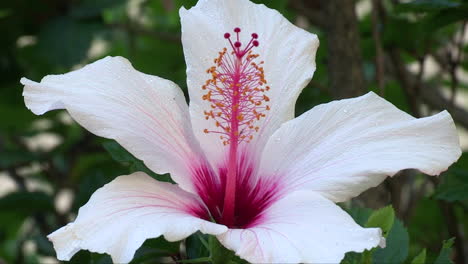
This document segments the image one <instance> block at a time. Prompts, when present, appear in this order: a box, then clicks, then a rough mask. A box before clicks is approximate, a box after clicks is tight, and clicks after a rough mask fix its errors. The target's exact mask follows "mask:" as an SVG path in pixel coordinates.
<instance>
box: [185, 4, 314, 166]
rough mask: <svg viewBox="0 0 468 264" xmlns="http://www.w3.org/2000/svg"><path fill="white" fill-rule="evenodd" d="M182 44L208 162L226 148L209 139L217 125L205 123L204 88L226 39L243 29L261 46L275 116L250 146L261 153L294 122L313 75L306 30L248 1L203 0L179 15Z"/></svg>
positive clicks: (196, 121)
mask: <svg viewBox="0 0 468 264" xmlns="http://www.w3.org/2000/svg"><path fill="white" fill-rule="evenodd" d="M180 17H181V23H182V42H183V46H184V53H185V59H186V62H187V84H188V87H189V93H190V114H191V116H192V121H193V126H194V131H195V135H196V136H197V138H198V139H199V141H200V142H201V144H202V148H204V149H205V150H206V152H207V155H209V159H210V160H218V161H219V160H220V158H223V157H224V155H222V154H223V151H224V149H227V148H224V147H223V144H222V142H221V140H220V139H219V135H217V134H214V133H210V134H205V133H203V130H204V129H205V128H207V129H209V130H216V129H217V128H216V127H215V123H214V122H213V120H205V118H204V115H203V111H204V110H210V104H209V103H208V102H207V101H203V100H202V94H203V92H202V89H201V87H202V85H203V84H204V83H205V81H206V80H207V79H209V78H210V75H209V74H207V73H206V70H207V69H208V68H209V67H211V66H214V63H213V59H214V58H216V57H217V56H218V52H219V51H222V49H223V48H224V47H227V48H229V47H230V46H229V44H228V42H227V41H226V39H224V37H223V34H224V33H225V32H230V33H231V34H233V32H232V31H233V29H234V28H235V27H240V28H241V29H242V32H241V38H242V41H244V43H245V41H249V40H250V34H251V33H257V34H258V36H259V37H258V40H259V42H260V46H259V47H258V48H255V49H254V51H255V53H258V54H259V55H260V57H259V59H260V60H263V61H265V64H264V69H265V78H266V80H267V81H268V85H269V86H270V87H271V90H270V91H269V92H268V93H267V94H268V96H269V97H270V99H271V101H270V106H271V110H270V111H268V112H267V116H266V118H264V119H261V120H260V121H258V122H257V123H256V125H258V126H259V127H260V131H259V133H255V134H254V141H253V142H251V143H250V144H248V147H249V148H251V150H253V151H260V150H261V148H263V146H264V144H265V142H266V140H267V139H268V137H269V136H270V135H271V134H272V133H273V132H274V131H275V130H276V129H277V128H278V127H279V126H280V125H281V124H282V123H283V122H285V121H286V120H289V119H291V118H293V117H294V105H295V102H296V99H297V97H298V95H299V93H300V92H301V90H302V89H303V88H304V87H305V86H306V85H307V83H308V82H309V81H310V79H311V78H312V75H313V73H314V71H315V53H316V50H317V47H318V44H319V42H318V39H317V36H316V35H314V34H310V33H308V32H306V31H305V30H302V29H300V28H298V27H296V26H294V25H293V24H291V23H290V22H289V21H288V20H287V19H285V18H284V17H283V16H282V15H281V14H280V13H278V12H277V11H276V10H272V9H269V8H267V7H266V6H264V5H258V4H254V3H252V2H250V1H248V0H200V1H198V3H197V5H196V6H195V7H193V8H191V9H190V10H185V9H184V8H181V9H180Z"/></svg>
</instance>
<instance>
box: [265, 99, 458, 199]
mask: <svg viewBox="0 0 468 264" xmlns="http://www.w3.org/2000/svg"><path fill="white" fill-rule="evenodd" d="M460 155H461V150H460V145H459V141H458V136H457V132H456V129H455V125H454V123H453V120H452V118H451V116H450V114H448V113H447V112H446V111H444V112H441V113H439V114H437V115H434V116H431V117H426V118H420V119H416V118H413V117H412V116H410V115H408V114H406V113H405V112H403V111H400V110H399V109H397V108H396V107H395V106H393V105H392V104H390V103H389V102H387V101H385V100H384V99H383V98H381V97H379V96H377V95H376V94H374V93H372V92H371V93H368V94H366V95H364V96H361V97H357V98H353V99H345V100H340V101H334V102H331V103H328V104H323V105H319V106H317V107H315V108H313V109H311V110H310V111H308V112H306V113H304V114H303V115H301V116H299V117H298V118H296V119H294V120H291V121H289V122H287V123H285V124H283V125H282V126H281V128H279V129H278V131H276V132H275V133H274V134H273V135H272V137H271V138H270V139H269V141H268V143H267V146H266V148H265V151H264V154H263V157H262V163H261V171H262V172H263V173H264V174H263V176H264V177H271V178H275V179H277V178H278V179H280V180H281V181H282V184H284V185H285V186H287V188H286V189H288V188H293V189H294V188H296V189H297V188H302V189H309V190H313V191H316V192H319V193H321V194H322V195H324V196H325V197H327V198H329V199H331V200H332V201H334V202H341V201H345V200H347V199H349V198H352V197H354V196H357V195H359V194H360V193H361V192H363V191H364V190H366V189H368V188H371V187H374V186H377V185H378V184H379V183H381V182H382V181H383V180H384V179H385V177H386V176H387V175H389V176H393V175H394V174H395V173H397V172H398V171H400V170H403V169H410V168H412V169H418V170H420V171H422V172H424V173H426V174H430V175H438V174H439V173H441V172H442V171H445V170H446V169H447V168H448V166H450V165H451V164H452V163H454V162H455V161H456V160H457V159H458V158H459V157H460Z"/></svg>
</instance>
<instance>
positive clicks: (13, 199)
mask: <svg viewBox="0 0 468 264" xmlns="http://www.w3.org/2000/svg"><path fill="white" fill-rule="evenodd" d="M53 210H54V202H53V199H52V197H51V196H49V195H48V194H46V193H43V192H27V191H18V192H13V193H9V194H7V195H5V196H3V197H1V198H0V211H14V212H17V213H25V214H33V213H38V212H46V211H53Z"/></svg>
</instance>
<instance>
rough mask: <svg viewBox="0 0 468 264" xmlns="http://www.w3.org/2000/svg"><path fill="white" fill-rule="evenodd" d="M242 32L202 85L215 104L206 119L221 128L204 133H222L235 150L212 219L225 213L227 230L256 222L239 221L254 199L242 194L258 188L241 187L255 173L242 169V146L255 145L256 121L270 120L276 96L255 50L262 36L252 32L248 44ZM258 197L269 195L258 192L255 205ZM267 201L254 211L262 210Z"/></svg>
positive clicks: (227, 36) (223, 173) (223, 174)
mask: <svg viewBox="0 0 468 264" xmlns="http://www.w3.org/2000/svg"><path fill="white" fill-rule="evenodd" d="M240 32H241V29H240V28H238V27H236V28H234V33H235V37H233V38H231V34H230V33H225V34H224V38H225V39H226V40H227V42H228V43H229V46H230V49H228V48H224V49H223V50H222V51H221V52H219V55H218V57H217V58H215V59H214V66H212V67H210V68H208V69H207V71H206V72H207V73H208V74H210V75H211V78H210V79H208V80H207V81H206V83H205V84H204V85H203V86H202V89H203V90H206V94H204V95H203V97H202V99H203V100H205V101H208V102H209V103H210V106H211V109H210V110H205V111H204V114H205V118H206V119H207V120H210V119H211V120H213V122H214V124H215V128H214V129H212V130H209V129H205V130H204V132H205V133H216V134H219V135H220V137H219V138H220V139H221V140H222V142H223V144H224V145H225V146H229V150H228V162H227V168H226V169H222V170H221V171H220V174H221V175H220V176H221V179H222V183H221V184H222V186H223V198H222V200H223V201H222V205H221V202H220V201H219V199H217V201H216V202H215V205H214V207H216V209H215V208H210V213H211V214H212V216H213V215H219V219H216V218H217V217H215V220H217V222H221V223H223V224H225V225H227V226H238V225H245V224H246V223H247V222H251V221H253V219H254V218H255V217H252V216H248V217H247V216H245V214H244V216H245V217H244V216H242V217H241V218H242V219H243V220H242V221H238V220H236V219H239V215H236V212H237V210H236V207H237V208H239V206H242V204H240V203H242V199H246V198H247V196H248V195H250V194H244V197H236V194H237V193H241V192H244V191H245V192H252V191H254V189H255V188H257V187H252V186H251V185H249V186H250V187H249V188H250V189H248V190H246V189H245V188H246V187H245V186H238V185H239V182H242V181H244V180H245V179H247V180H248V179H249V178H250V174H251V173H252V172H251V171H250V172H248V171H245V170H244V171H239V163H238V147H239V145H240V144H241V143H249V142H250V141H251V140H252V139H253V137H254V133H255V132H258V130H259V126H258V125H256V124H255V123H256V122H257V121H259V120H260V119H261V118H264V117H265V116H266V114H265V113H266V111H268V110H270V106H269V105H267V104H266V103H267V102H269V101H270V98H269V97H268V96H267V95H266V94H265V92H266V91H268V90H269V89H270V87H269V86H266V83H267V81H266V80H265V74H264V69H263V66H262V65H263V64H264V62H263V61H260V62H258V61H257V59H258V57H259V55H258V54H255V53H254V52H253V49H254V48H255V47H258V46H259V45H260V43H259V41H258V34H256V33H252V34H251V39H250V41H249V42H247V44H246V45H244V44H243V43H242V42H241V39H240ZM241 170H242V168H241ZM244 178H245V179H244ZM242 188H244V189H242ZM258 195H263V194H261V193H260V191H259V190H256V191H255V197H250V198H252V201H255V199H257V198H256V197H257V196H258ZM267 196H268V195H267ZM258 197H260V196H258ZM202 198H203V197H202ZM204 200H205V202H206V203H207V204H208V203H209V202H207V201H206V199H204ZM260 200H263V198H261V199H260ZM267 200H268V199H267ZM262 203H263V202H260V204H257V205H255V206H254V207H260V208H261V207H263V205H261V204H262ZM208 206H209V207H210V205H208ZM257 209H259V208H257ZM213 210H218V212H213ZM260 211H261V210H260ZM250 214H253V213H249V215H250ZM244 218H245V219H244ZM247 218H248V219H247ZM241 222H242V223H241Z"/></svg>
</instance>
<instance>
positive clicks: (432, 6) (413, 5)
mask: <svg viewBox="0 0 468 264" xmlns="http://www.w3.org/2000/svg"><path fill="white" fill-rule="evenodd" d="M458 6H460V3H458V2H456V1H450V0H415V1H412V2H409V3H403V4H399V5H397V7H396V11H397V12H433V11H440V10H442V9H447V8H454V7H458Z"/></svg>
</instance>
